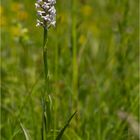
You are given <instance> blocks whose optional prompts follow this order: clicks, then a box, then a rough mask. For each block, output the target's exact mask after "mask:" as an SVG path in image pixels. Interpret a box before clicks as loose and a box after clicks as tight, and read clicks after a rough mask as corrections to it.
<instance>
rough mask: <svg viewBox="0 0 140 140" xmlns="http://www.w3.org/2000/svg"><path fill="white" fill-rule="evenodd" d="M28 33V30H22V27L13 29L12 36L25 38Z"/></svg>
mask: <svg viewBox="0 0 140 140" xmlns="http://www.w3.org/2000/svg"><path fill="white" fill-rule="evenodd" d="M27 32H28V29H27V28H22V26H21V25H18V26H13V27H11V34H12V36H15V37H21V36H24V35H25V34H26V33H27Z"/></svg>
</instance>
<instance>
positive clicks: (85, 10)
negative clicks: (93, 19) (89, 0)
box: [81, 5, 93, 16]
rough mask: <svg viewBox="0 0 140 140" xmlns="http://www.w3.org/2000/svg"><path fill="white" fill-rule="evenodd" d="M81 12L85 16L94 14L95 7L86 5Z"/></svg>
mask: <svg viewBox="0 0 140 140" xmlns="http://www.w3.org/2000/svg"><path fill="white" fill-rule="evenodd" d="M81 13H82V15H84V16H90V15H92V13H93V8H92V7H91V6H89V5H84V6H83V7H82V8H81Z"/></svg>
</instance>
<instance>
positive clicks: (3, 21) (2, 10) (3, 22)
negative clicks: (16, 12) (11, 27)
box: [0, 5, 6, 27]
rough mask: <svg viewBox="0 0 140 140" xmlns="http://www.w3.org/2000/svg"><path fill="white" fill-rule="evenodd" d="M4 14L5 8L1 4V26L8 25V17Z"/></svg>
mask: <svg viewBox="0 0 140 140" xmlns="http://www.w3.org/2000/svg"><path fill="white" fill-rule="evenodd" d="M3 14H4V8H3V7H2V5H0V27H2V26H5V25H6V17H5V16H4V15H3Z"/></svg>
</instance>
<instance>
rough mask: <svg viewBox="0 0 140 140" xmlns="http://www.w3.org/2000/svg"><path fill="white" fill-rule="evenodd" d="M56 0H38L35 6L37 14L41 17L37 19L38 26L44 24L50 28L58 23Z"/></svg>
mask: <svg viewBox="0 0 140 140" xmlns="http://www.w3.org/2000/svg"><path fill="white" fill-rule="evenodd" d="M55 3H56V0H37V2H36V3H35V7H36V9H37V14H38V16H39V17H40V18H39V19H37V24H36V26H43V27H44V28H49V27H50V26H51V25H52V26H55V24H56V9H55V7H54V5H55Z"/></svg>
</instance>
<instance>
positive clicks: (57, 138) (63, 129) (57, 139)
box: [56, 111, 77, 140]
mask: <svg viewBox="0 0 140 140" xmlns="http://www.w3.org/2000/svg"><path fill="white" fill-rule="evenodd" d="M76 112H77V111H75V112H74V113H73V114H72V116H71V117H70V119H69V120H68V122H67V123H66V125H65V126H64V127H63V128H62V130H61V131H60V133H59V134H58V135H57V137H56V140H61V138H62V136H63V134H64V132H65V130H66V128H67V127H68V126H69V123H70V121H71V120H72V118H73V117H74V116H75V114H76Z"/></svg>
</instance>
